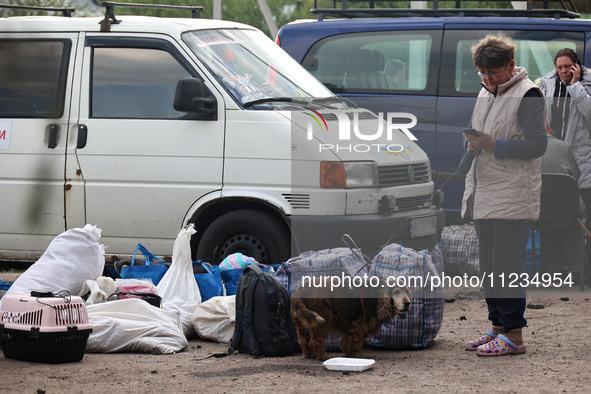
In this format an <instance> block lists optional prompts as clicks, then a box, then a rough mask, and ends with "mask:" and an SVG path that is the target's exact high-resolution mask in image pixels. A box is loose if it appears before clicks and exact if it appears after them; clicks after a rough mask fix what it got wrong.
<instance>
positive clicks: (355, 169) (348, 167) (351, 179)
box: [320, 161, 379, 189]
mask: <svg viewBox="0 0 591 394" xmlns="http://www.w3.org/2000/svg"><path fill="white" fill-rule="evenodd" d="M378 185H379V180H378V167H377V166H376V163H374V162H371V161H370V162H368V161H350V162H342V161H323V162H321V163H320V187H321V188H325V189H348V188H356V187H378Z"/></svg>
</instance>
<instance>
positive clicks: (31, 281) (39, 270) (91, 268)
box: [6, 224, 105, 294]
mask: <svg viewBox="0 0 591 394" xmlns="http://www.w3.org/2000/svg"><path fill="white" fill-rule="evenodd" d="M100 237H101V229H99V228H97V227H96V226H92V225H90V224H87V225H86V226H84V228H73V229H70V230H68V231H66V232H63V233H61V234H60V235H58V236H57V237H55V238H54V239H53V241H51V243H50V244H49V246H48V247H47V249H46V250H45V253H43V255H42V256H41V257H40V258H39V260H37V262H35V263H34V264H33V265H32V266H30V267H29V269H27V270H26V271H25V272H23V273H22V275H20V276H19V277H18V279H17V280H15V281H14V283H13V284H12V286H10V289H8V291H7V292H6V294H23V293H30V292H31V290H42V291H51V292H53V293H57V292H59V291H62V290H66V291H69V292H70V294H78V293H79V292H80V289H81V288H82V284H83V283H84V281H85V280H87V279H92V280H94V279H96V278H97V277H99V276H101V275H102V274H103V269H104V268H105V246H104V245H102V244H99V243H98V242H97V241H98V240H99V238H100Z"/></svg>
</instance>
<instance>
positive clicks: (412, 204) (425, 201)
mask: <svg viewBox="0 0 591 394" xmlns="http://www.w3.org/2000/svg"><path fill="white" fill-rule="evenodd" d="M396 206H397V207H398V210H399V211H410V210H411V209H419V208H428V207H430V206H431V196H430V195H427V196H415V197H406V198H397V199H396Z"/></svg>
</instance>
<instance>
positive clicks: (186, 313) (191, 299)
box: [156, 225, 201, 338]
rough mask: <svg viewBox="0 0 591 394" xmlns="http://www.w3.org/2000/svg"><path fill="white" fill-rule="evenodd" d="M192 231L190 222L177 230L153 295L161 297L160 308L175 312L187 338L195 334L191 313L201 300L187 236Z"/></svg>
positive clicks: (190, 234)
mask: <svg viewBox="0 0 591 394" xmlns="http://www.w3.org/2000/svg"><path fill="white" fill-rule="evenodd" d="M195 232H196V230H195V228H194V227H193V225H189V226H188V227H187V228H185V229H182V230H181V231H180V232H179V234H178V236H177V238H176V240H175V241H174V247H173V250H172V263H171V264H170V268H168V271H166V274H164V277H163V278H162V280H161V281H160V283H158V286H156V294H158V295H159V296H160V297H162V309H164V310H167V311H170V312H175V313H178V315H179V318H180V321H181V324H182V327H183V332H184V333H185V336H186V337H187V338H191V337H192V336H194V335H195V329H194V328H193V323H192V321H191V316H192V315H193V311H194V310H195V308H196V307H197V305H199V304H200V303H201V293H200V292H199V286H197V281H196V280H195V276H194V274H193V261H192V259H191V236H192V235H193V234H195Z"/></svg>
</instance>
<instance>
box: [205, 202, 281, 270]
mask: <svg viewBox="0 0 591 394" xmlns="http://www.w3.org/2000/svg"><path fill="white" fill-rule="evenodd" d="M289 239H290V237H289V232H288V230H287V228H286V226H284V225H283V224H282V223H281V222H280V221H279V220H277V219H275V218H274V217H273V216H271V215H269V214H268V213H265V212H260V211H255V210H239V211H232V212H228V213H226V214H224V215H222V216H220V217H219V218H217V219H216V220H214V221H213V222H212V223H211V225H209V227H208V228H207V229H206V230H205V232H204V233H203V237H202V238H201V241H200V242H199V246H198V248H197V259H199V260H202V261H206V262H209V263H212V264H219V263H221V262H222V261H223V260H224V258H225V257H226V256H228V255H231V254H233V253H242V254H244V255H246V256H249V257H253V258H254V259H255V260H256V261H258V262H259V263H261V264H280V263H281V262H283V261H286V260H287V259H288V258H289V255H290V241H289Z"/></svg>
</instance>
